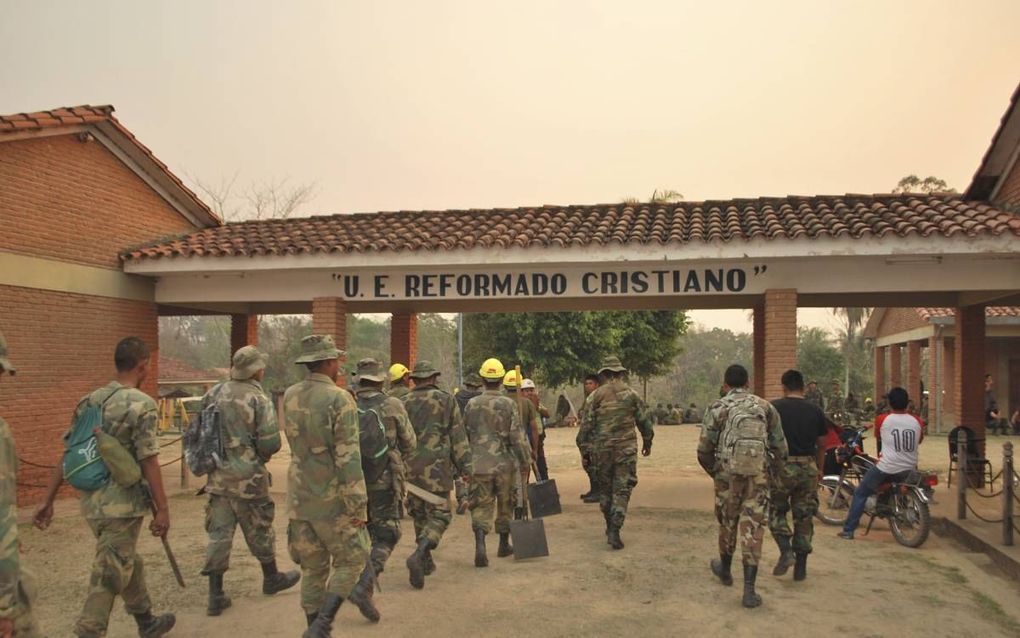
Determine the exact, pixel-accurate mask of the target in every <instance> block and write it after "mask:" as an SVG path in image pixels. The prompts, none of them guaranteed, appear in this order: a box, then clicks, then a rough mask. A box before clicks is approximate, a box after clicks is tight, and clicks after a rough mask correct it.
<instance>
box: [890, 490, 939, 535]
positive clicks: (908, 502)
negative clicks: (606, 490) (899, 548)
mask: <svg viewBox="0 0 1020 638" xmlns="http://www.w3.org/2000/svg"><path fill="white" fill-rule="evenodd" d="M889 529H891V530H892V533H893V536H894V537H895V538H896V541H897V542H899V544H900V545H903V546H904V547H920V546H921V545H922V544H924V541H926V540H928V534H929V533H930V532H931V512H930V511H929V510H928V504H927V503H925V502H924V501H922V500H921V499H920V498H919V497H918V496H917V493H916V492H914V491H913V490H910V491H909V492H907V493H906V494H899V495H897V496H896V501H895V505H894V507H893V513H892V516H890V517H889Z"/></svg>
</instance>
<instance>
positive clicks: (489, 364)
mask: <svg viewBox="0 0 1020 638" xmlns="http://www.w3.org/2000/svg"><path fill="white" fill-rule="evenodd" d="M504 374H506V369H504V368H503V363H502V362H501V361H500V360H499V359H495V358H493V359H486V360H485V363H483V364H482V367H481V368H478V376H480V377H482V378H483V379H502V378H503V375H504Z"/></svg>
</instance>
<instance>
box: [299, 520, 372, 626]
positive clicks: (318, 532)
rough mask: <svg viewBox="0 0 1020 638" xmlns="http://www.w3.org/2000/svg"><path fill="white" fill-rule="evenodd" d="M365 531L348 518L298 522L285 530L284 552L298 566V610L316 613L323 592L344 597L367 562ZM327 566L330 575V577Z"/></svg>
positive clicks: (324, 594) (369, 543)
mask: <svg viewBox="0 0 1020 638" xmlns="http://www.w3.org/2000/svg"><path fill="white" fill-rule="evenodd" d="M370 545H371V541H370V540H369V536H368V530H367V529H365V528H364V527H355V526H354V525H352V524H351V523H350V521H349V520H348V519H345V518H340V519H337V520H331V521H298V520H294V519H291V521H290V525H289V526H288V527H287V550H288V551H289V552H290V557H291V560H293V561H294V562H295V563H296V564H298V565H300V566H301V608H302V609H304V610H305V613H309V614H310V613H314V612H317V611H319V608H320V607H321V606H322V601H323V600H324V599H325V597H326V592H329V593H332V594H336V595H337V596H340V597H341V598H347V597H348V596H350V594H351V590H352V589H354V584H355V583H356V582H357V581H358V577H359V576H360V575H361V572H362V570H363V569H364V568H365V564H366V563H367V562H368V554H369V547H370ZM330 566H332V568H333V573H332V574H330Z"/></svg>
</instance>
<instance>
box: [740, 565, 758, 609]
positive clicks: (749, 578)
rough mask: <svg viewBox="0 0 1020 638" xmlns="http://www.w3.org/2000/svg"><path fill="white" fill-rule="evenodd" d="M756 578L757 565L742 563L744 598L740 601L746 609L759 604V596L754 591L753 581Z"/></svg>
mask: <svg viewBox="0 0 1020 638" xmlns="http://www.w3.org/2000/svg"><path fill="white" fill-rule="evenodd" d="M756 580H758V566H757V565H746V564H745V565H744V599H743V600H742V601H741V603H742V604H743V605H744V607H747V608H748V609H753V608H754V607H759V606H760V605H761V596H759V595H758V594H756V593H755V592H754V581H756Z"/></svg>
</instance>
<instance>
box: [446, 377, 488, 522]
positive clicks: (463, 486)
mask: <svg viewBox="0 0 1020 638" xmlns="http://www.w3.org/2000/svg"><path fill="white" fill-rule="evenodd" d="M481 393H482V378H481V377H480V376H478V374H477V373H474V372H472V373H471V374H469V375H468V376H467V377H465V378H464V387H463V388H461V389H459V390H457V391H456V392H455V393H454V394H453V398H455V399H457V407H458V408H460V416H461V418H464V409H465V408H467V404H468V401H470V400H471V399H473V398H475V397H476V396H478V395H480V394H481ZM453 487H454V493H455V494H456V496H457V513H458V514H463V513H464V512H466V511H468V507H470V502H469V498H468V491H469V485H468V482H467V481H462V480H461V479H460V477H456V478H454V480H453Z"/></svg>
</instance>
